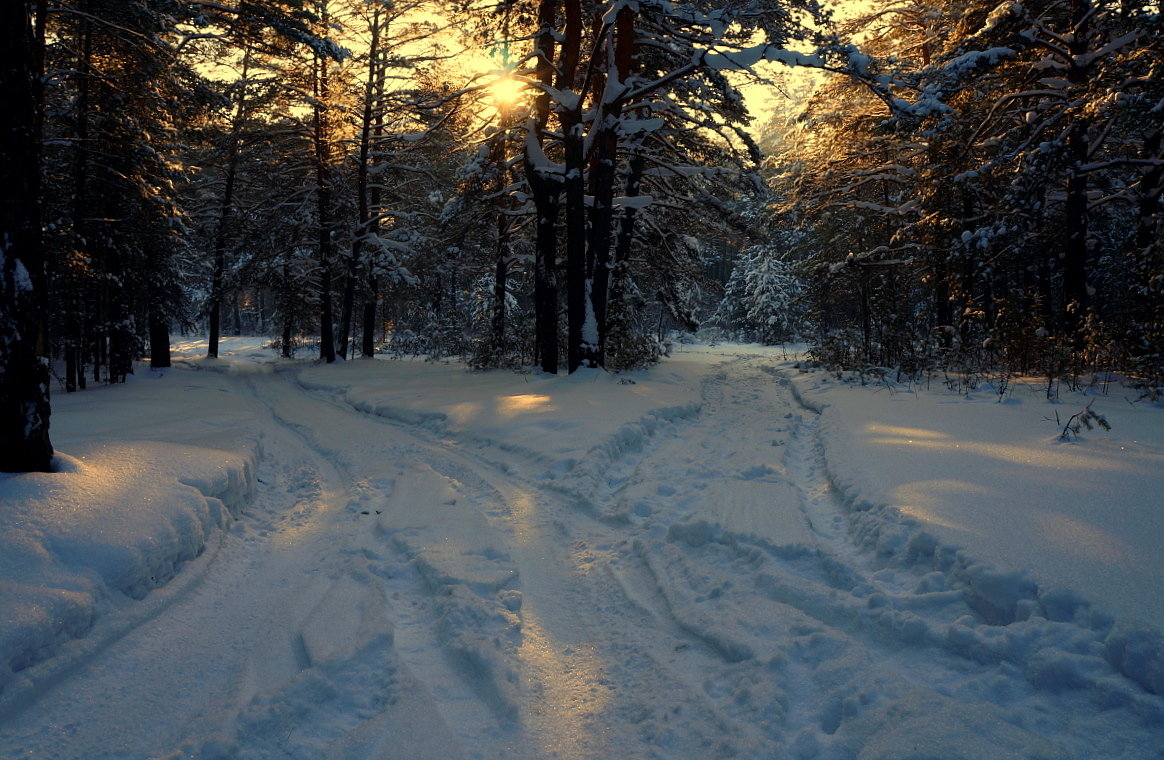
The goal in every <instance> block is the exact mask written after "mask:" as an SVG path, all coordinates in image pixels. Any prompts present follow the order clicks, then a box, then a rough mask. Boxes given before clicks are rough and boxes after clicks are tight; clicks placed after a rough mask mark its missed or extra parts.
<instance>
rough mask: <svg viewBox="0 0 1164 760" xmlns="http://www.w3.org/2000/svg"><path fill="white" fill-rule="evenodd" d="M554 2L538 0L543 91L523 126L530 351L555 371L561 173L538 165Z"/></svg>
mask: <svg viewBox="0 0 1164 760" xmlns="http://www.w3.org/2000/svg"><path fill="white" fill-rule="evenodd" d="M556 10H557V3H556V2H555V0H541V2H540V3H539V5H538V27H539V28H538V36H537V38H536V41H535V55H536V56H537V65H536V69H535V73H534V76H535V77H536V78H537V81H538V83H539V84H540V85H541V88H542V89H541V90H540V91H539V92H538V95H537V97H535V98H534V108H533V118H532V119H531V120H530V123H529V125H528V127H527V135H526V143H525V173H526V179H527V181H528V182H529V186H530V193H531V194H532V195H533V201H534V208H535V211H536V213H537V224H536V226H535V229H536V237H537V242H536V247H535V252H534V350H535V352H536V354H537V362H538V364H539V366H540V367H541V370H542V371H543V372H548V373H550V374H557V372H558V283H557V273H556V269H557V266H558V264H557V261H558V214H559V210H560V208H561V196H562V177H561V175H557V174H550V173H548V172H547V171H541V170H539V169H540V167H543V166H545V164H546V163H548V162H547V161H546V160H545V158H544V153H542V148H543V146H544V142H543V133H544V132H545V129H546V125H547V123H548V122H549V117H550V93H549V91H548V89H547V88H549V87H550V86H552V85H553V75H554V21H555V16H556Z"/></svg>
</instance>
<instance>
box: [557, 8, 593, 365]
mask: <svg viewBox="0 0 1164 760" xmlns="http://www.w3.org/2000/svg"><path fill="white" fill-rule="evenodd" d="M565 10H566V34H565V37H564V41H563V43H562V67H561V72H562V73H561V79H560V81H559V88H558V89H560V90H563V91H573V92H576V93H578V102H577V103H576V104H575V106H574V107H573V108H564V109H562V110H561V111H560V112H559V119H560V122H561V125H562V147H563V153H564V163H565V172H566V173H565V177H564V184H563V187H564V190H565V195H566V366H567V369H568V371H570V372H573V371H574V370H576V369H578V368H579V367H580V366H582V359H583V356H582V330H583V328H584V326H585V324H586V308H587V300H588V299H587V294H586V185H585V181H586V180H585V176H586V166H585V162H586V157H585V154H584V152H583V144H582V143H583V134H582V105H583V104H582V101H583V99H584V98H585V94H586V84H585V83H582V84H581V85H580V84H579V83H578V82H577V78H578V65H579V61H580V57H581V46H582V7H581V2H580V0H566V4H565Z"/></svg>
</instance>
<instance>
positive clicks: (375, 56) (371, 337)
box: [352, 6, 386, 358]
mask: <svg viewBox="0 0 1164 760" xmlns="http://www.w3.org/2000/svg"><path fill="white" fill-rule="evenodd" d="M383 26H384V22H383V20H382V19H381V8H379V7H378V6H377V7H376V8H375V9H374V10H372V17H371V41H370V43H369V45H368V81H367V83H365V85H364V95H363V97H364V101H363V113H362V115H361V122H360V164H359V166H357V171H356V204H357V212H359V221H360V228H359V229H357V230H356V237H355V240H354V241H353V243H352V257H353V261H354V262H357V261H359V260H360V258H361V257H362V255H363V251H364V250H365V248H367V243H365V240H367V239H368V237H369V236H374V235H377V234H378V233H379V213H381V211H379V205H381V192H382V191H381V186H379V183H376V184H375V185H374V186H369V185H370V184H371V183H370V182H369V170H368V166H369V163H370V161H371V151H372V145H375V144H379V141H381V137H383V135H384V119H383V114H382V112H381V109H382V107H383V104H382V101H383V97H384V77H385V76H386V69H385V65H384V61H383V56H382V55H381V42H382V34H383V29H382V27H383ZM367 271H368V279H367V280H365V282H367V285H368V289H367V290H368V292H367V293H365V294H364V306H363V319H362V320H361V324H362V329H361V345H360V353H361V354H362V355H363V356H364V357H365V358H371V357H374V356H375V355H376V306H377V300H378V298H379V282H378V278H377V277H376V274H375V267H372V265H371V264H370V263H369V265H368V270H367ZM354 275H355V270H353V276H354ZM353 353H355V351H354V350H353Z"/></svg>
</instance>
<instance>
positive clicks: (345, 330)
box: [335, 246, 358, 359]
mask: <svg viewBox="0 0 1164 760" xmlns="http://www.w3.org/2000/svg"><path fill="white" fill-rule="evenodd" d="M353 248H357V247H356V246H353ZM357 250H358V248H357ZM357 250H353V251H352V255H351V257H350V258H349V259H348V265H347V270H346V271H345V272H344V293H343V297H342V298H341V299H340V326H339V335H337V336H336V339H335V350H336V354H337V355H338V356H339V358H341V359H347V358H348V341H349V338H350V337H351V334H352V316H353V314H354V312H355V309H356V256H357Z"/></svg>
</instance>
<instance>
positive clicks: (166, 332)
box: [150, 307, 170, 369]
mask: <svg viewBox="0 0 1164 760" xmlns="http://www.w3.org/2000/svg"><path fill="white" fill-rule="evenodd" d="M169 366H170V322H169V320H168V319H166V316H165V314H163V313H162V311H161V309H159V308H157V307H154V308H151V309H150V369H164V368H166V367H169Z"/></svg>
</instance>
